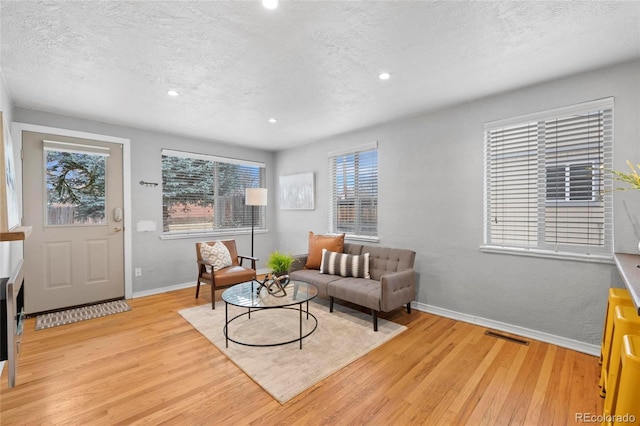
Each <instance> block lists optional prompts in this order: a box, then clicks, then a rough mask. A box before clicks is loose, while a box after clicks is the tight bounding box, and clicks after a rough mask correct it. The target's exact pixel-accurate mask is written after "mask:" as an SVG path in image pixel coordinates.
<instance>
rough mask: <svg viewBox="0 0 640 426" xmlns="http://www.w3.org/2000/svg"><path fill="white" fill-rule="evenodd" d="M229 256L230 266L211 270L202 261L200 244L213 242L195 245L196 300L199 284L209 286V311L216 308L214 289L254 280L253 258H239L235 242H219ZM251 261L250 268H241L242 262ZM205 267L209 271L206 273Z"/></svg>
mask: <svg viewBox="0 0 640 426" xmlns="http://www.w3.org/2000/svg"><path fill="white" fill-rule="evenodd" d="M221 242H222V243H223V244H224V245H225V246H226V247H227V249H229V253H230V254H231V262H232V263H231V266H227V267H226V268H222V269H218V270H217V271H214V270H213V265H212V264H211V263H207V262H205V261H204V260H202V254H201V252H200V245H201V244H211V245H213V244H215V241H211V242H200V243H196V255H197V256H198V284H197V286H196V299H197V298H198V295H199V294H200V283H205V284H210V285H211V309H215V308H216V297H215V296H216V287H228V286H231V285H234V284H239V283H243V282H246V281H251V280H252V279H255V278H256V261H257V260H258V259H257V258H255V257H248V256H239V255H238V251H237V250H236V242H235V240H226V241H221ZM245 259H247V260H250V261H251V268H248V267H246V266H242V261H243V260H245ZM207 266H209V267H210V271H207Z"/></svg>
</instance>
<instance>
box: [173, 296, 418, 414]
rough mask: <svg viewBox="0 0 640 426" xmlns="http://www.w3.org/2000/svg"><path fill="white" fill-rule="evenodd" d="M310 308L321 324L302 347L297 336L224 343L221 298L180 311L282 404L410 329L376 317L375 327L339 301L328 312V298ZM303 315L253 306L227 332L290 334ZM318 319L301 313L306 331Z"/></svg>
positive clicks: (245, 337)
mask: <svg viewBox="0 0 640 426" xmlns="http://www.w3.org/2000/svg"><path fill="white" fill-rule="evenodd" d="M241 312H246V308H245V309H240V308H237V307H234V306H231V305H229V317H230V318H231V317H232V316H233V315H236V314H238V313H241ZM309 312H311V313H312V314H313V315H315V316H316V318H317V319H318V328H317V329H316V330H315V331H314V332H313V333H312V334H311V335H310V336H308V337H306V338H305V339H303V341H302V349H300V344H299V342H294V343H289V344H286V345H284V346H274V347H252V346H243V345H239V344H236V343H233V342H229V347H228V348H225V337H224V334H223V327H224V319H225V313H224V302H218V303H217V304H216V309H215V310H213V309H211V305H200V306H196V307H194V308H189V309H183V310H181V311H180V312H179V313H180V315H182V316H183V317H184V318H185V319H186V320H187V321H188V322H189V323H190V324H191V325H192V326H193V327H194V328H195V329H196V330H198V331H199V332H200V333H202V334H203V335H204V336H205V337H206V338H207V339H209V341H210V342H211V343H213V344H214V345H215V346H216V347H217V348H218V349H219V350H220V351H221V352H222V353H224V354H225V355H226V356H227V357H228V358H229V359H230V360H231V361H233V362H234V363H235V364H236V365H237V366H238V367H239V368H240V369H241V370H243V371H244V372H245V373H246V374H247V375H248V376H249V377H251V379H253V381H255V382H256V383H257V384H259V385H260V386H261V387H262V388H263V389H264V390H265V391H267V392H268V393H269V394H270V395H271V396H273V397H274V398H275V399H276V400H277V401H279V402H280V403H281V404H284V403H285V402H287V401H288V400H290V399H291V398H293V397H295V396H296V395H298V394H299V393H301V392H303V391H304V390H306V389H308V388H310V387H311V386H313V385H314V384H316V383H318V382H319V381H321V380H322V379H324V378H326V377H328V376H330V375H331V374H333V373H335V372H336V371H338V370H340V369H341V368H343V367H345V366H346V365H348V364H350V363H351V362H353V361H355V360H357V359H358V358H360V357H361V356H362V355H364V354H366V353H367V352H369V351H371V350H372V349H374V348H376V347H378V346H380V345H382V344H383V343H385V342H386V341H388V340H390V339H391V338H393V337H394V336H397V335H398V334H400V333H402V332H403V331H404V330H406V329H407V328H406V327H405V326H403V325H399V324H395V323H392V322H390V321H386V320H384V319H380V318H378V332H377V333H376V332H374V331H373V325H372V323H371V316H370V315H368V314H365V313H362V312H359V311H355V310H352V309H350V308H346V307H344V306H340V305H338V304H336V305H334V312H333V313H330V312H329V307H328V304H327V305H324V304H321V303H316V302H310V303H309ZM299 318H300V316H299V312H298V311H297V310H291V309H269V310H263V311H259V312H252V313H251V319H249V318H248V317H247V316H246V315H245V316H243V317H240V318H238V319H237V320H235V321H233V322H232V323H231V325H230V335H229V336H230V337H234V338H235V339H236V340H239V341H243V342H251V343H254V342H255V343H262V344H264V343H276V342H277V341H287V340H292V339H295V338H297V337H298V336H299V333H300V330H299ZM314 324H315V323H314V321H313V320H312V319H311V320H310V321H309V322H307V320H306V317H305V316H303V334H306V332H307V331H309V330H310V328H309V327H311V328H312V327H313V326H314ZM280 339H281V340H280ZM301 366H303V368H301Z"/></svg>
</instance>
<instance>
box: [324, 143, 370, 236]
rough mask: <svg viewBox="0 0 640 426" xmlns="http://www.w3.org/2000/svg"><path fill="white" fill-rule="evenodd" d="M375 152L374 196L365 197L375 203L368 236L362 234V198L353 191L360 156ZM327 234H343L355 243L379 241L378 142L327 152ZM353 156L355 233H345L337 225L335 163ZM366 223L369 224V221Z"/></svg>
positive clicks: (363, 222) (356, 179)
mask: <svg viewBox="0 0 640 426" xmlns="http://www.w3.org/2000/svg"><path fill="white" fill-rule="evenodd" d="M372 151H375V153H376V159H375V173H374V176H375V183H374V185H373V187H374V188H375V195H373V196H371V194H369V195H370V196H369V197H366V198H367V199H370V200H373V202H374V203H375V233H373V234H371V235H369V234H366V233H362V232H361V231H362V230H363V227H364V224H365V223H366V221H364V220H363V218H362V214H361V213H362V210H361V207H362V205H361V204H360V201H361V200H362V199H363V197H362V196H361V195H360V194H359V192H358V191H357V190H356V189H355V187H356V185H357V181H358V177H359V165H358V160H359V156H360V155H361V154H365V153H368V152H372ZM328 155H329V170H328V171H329V173H328V174H329V232H330V233H333V234H342V233H344V234H345V238H348V239H350V240H356V241H368V242H377V241H379V236H378V205H379V150H378V142H377V141H374V142H371V143H367V144H362V145H359V146H354V147H349V148H345V149H341V150H336V151H331V152H329V154H328ZM351 155H355V156H356V159H355V160H354V163H355V164H354V171H353V173H354V176H353V181H354V191H355V193H354V205H356V206H357V207H355V208H354V211H355V215H356V218H355V228H356V229H355V233H349V232H347V231H344V230H341V229H340V228H339V226H338V224H337V222H336V221H337V220H338V218H337V216H338V214H337V209H338V206H337V201H338V199H337V194H338V190H337V188H336V185H337V173H336V165H335V163H336V161H337V159H338V158H339V157H346V156H351ZM368 223H371V221H370V220H369V222H368Z"/></svg>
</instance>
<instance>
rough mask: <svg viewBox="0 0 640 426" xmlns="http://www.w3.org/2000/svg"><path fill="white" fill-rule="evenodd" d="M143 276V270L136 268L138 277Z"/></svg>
mask: <svg viewBox="0 0 640 426" xmlns="http://www.w3.org/2000/svg"><path fill="white" fill-rule="evenodd" d="M141 276H142V268H136V277H141Z"/></svg>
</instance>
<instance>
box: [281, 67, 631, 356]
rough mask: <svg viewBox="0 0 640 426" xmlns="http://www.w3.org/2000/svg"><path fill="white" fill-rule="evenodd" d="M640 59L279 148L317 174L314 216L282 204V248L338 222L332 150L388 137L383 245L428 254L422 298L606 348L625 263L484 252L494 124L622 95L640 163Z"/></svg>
mask: <svg viewBox="0 0 640 426" xmlns="http://www.w3.org/2000/svg"><path fill="white" fill-rule="evenodd" d="M639 75H640V62H634V63H627V64H622V65H618V66H614V67H610V68H606V69H602V70H598V71H594V72H589V73H585V74H580V75H575V76H571V77H568V78H563V79H559V80H556V81H552V82H549V83H545V84H540V85H536V86H532V87H527V88H524V89H521V90H517V91H513V92H510V93H504V94H499V95H496V96H492V97H489V98H485V99H479V100H475V101H469V102H467V103H464V104H462V105H457V106H453V107H450V108H447V109H443V110H440V111H435V112H431V113H425V114H422V115H418V116H415V117H412V118H407V119H404V120H399V121H395V122H391V123H387V124H381V125H378V126H375V127H371V128H368V129H363V130H360V131H357V132H353V133H349V134H345V135H339V136H335V137H332V138H329V139H327V140H323V141H319V142H317V143H314V144H310V145H307V146H304V147H301V148H296V149H291V150H286V151H282V152H279V153H278V154H277V158H276V165H277V167H276V174H277V176H280V175H286V174H291V173H297V172H309V171H313V172H315V173H316V181H317V185H316V206H317V207H316V209H315V210H314V211H284V210H280V211H278V217H277V219H278V220H277V224H276V229H277V246H278V249H279V250H283V251H288V252H291V253H304V252H306V251H307V233H308V231H310V230H311V231H314V232H316V233H321V232H326V231H327V229H328V201H327V197H328V162H327V153H328V152H330V151H332V150H335V149H337V148H341V147H347V146H356V145H359V144H362V143H366V142H370V141H373V140H377V141H378V143H379V185H380V187H379V211H378V220H379V236H380V243H379V244H380V245H381V246H392V247H403V248H410V249H413V250H415V251H416V252H417V256H416V264H415V269H416V271H417V273H418V277H419V282H418V297H417V301H418V302H419V303H420V304H422V305H423V306H427V305H428V306H429V307H435V308H438V309H446V310H450V311H454V312H457V313H461V314H463V315H465V316H468V317H480V318H484V319H488V320H491V321H497V322H503V323H507V324H510V325H513V326H516V327H524V328H526V329H530V330H535V331H537V332H540V333H548V334H551V335H554V336H560V337H562V338H565V339H571V340H576V341H579V342H584V343H586V344H599V342H600V339H601V330H602V321H603V318H604V311H605V309H606V298H607V291H608V288H609V287H610V286H611V285H613V286H618V287H619V286H622V283H621V281H620V278H619V277H618V274H617V271H616V269H615V266H613V265H611V264H594V263H586V262H578V261H566V260H555V259H540V258H532V257H522V256H513V255H503V254H488V253H481V252H480V251H479V246H480V244H481V243H482V239H483V173H484V169H483V124H484V123H485V122H489V121H494V120H498V119H503V118H509V117H514V116H519V115H523V114H528V113H533V112H538V111H544V110H547V109H552V108H556V107H561V106H566V105H572V104H576V103H580V102H585V101H589V100H593V99H599V98H605V97H609V96H613V97H615V118H614V120H615V130H614V131H615V134H614V137H615V141H614V166H615V168H616V169H624V168H626V165H625V161H626V160H627V159H629V160H631V161H633V162H635V163H640V120H639V115H640V96H639V95H640V79H639V77H638V76H639ZM614 203H615V204H614V205H615V207H614V216H615V217H614V220H615V250H616V251H620V252H636V251H637V242H638V240H640V226H639V225H638V222H639V220H640V193H638V192H635V191H634V192H631V191H627V192H616V193H615V194H614Z"/></svg>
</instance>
